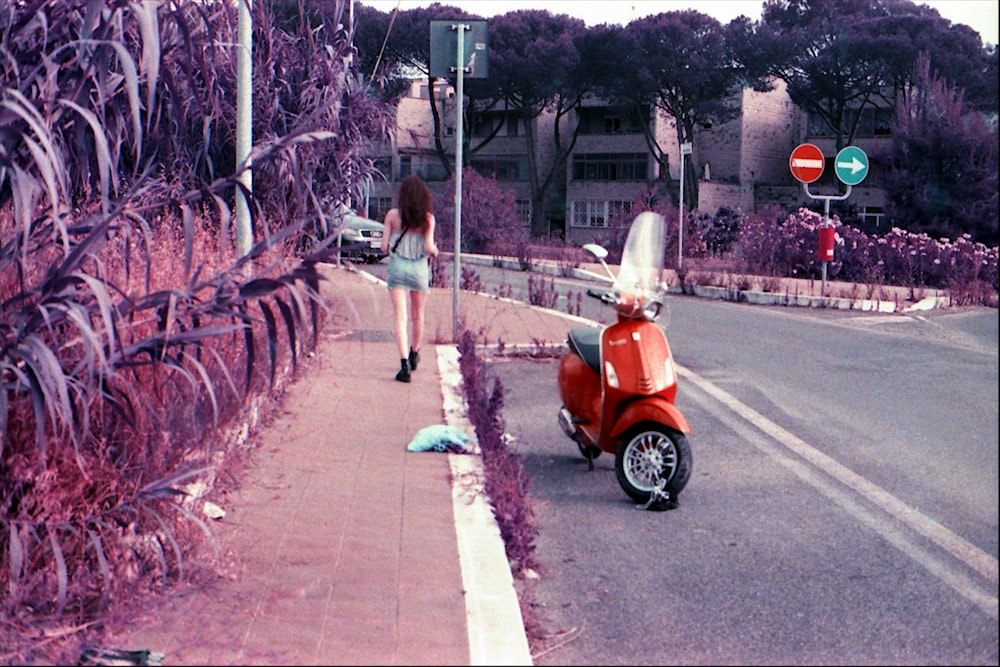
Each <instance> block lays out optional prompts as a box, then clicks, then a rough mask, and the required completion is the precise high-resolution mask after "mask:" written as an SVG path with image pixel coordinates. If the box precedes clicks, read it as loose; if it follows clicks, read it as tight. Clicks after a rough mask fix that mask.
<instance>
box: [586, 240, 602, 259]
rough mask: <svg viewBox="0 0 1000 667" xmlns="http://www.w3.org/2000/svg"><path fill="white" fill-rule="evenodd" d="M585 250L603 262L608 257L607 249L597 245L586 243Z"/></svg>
mask: <svg viewBox="0 0 1000 667" xmlns="http://www.w3.org/2000/svg"><path fill="white" fill-rule="evenodd" d="M583 249H584V250H586V251H587V252H589V253H590V254H591V255H593V256H594V257H596V258H597V259H600V260H603V259H605V258H606V257H607V256H608V251H607V249H605V248H604V247H602V246H599V245H597V244H596V243H585V244H584V246H583Z"/></svg>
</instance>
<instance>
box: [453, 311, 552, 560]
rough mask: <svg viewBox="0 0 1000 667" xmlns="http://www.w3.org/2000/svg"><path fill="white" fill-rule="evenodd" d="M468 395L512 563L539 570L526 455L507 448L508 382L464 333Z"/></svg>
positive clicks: (488, 488)
mask: <svg viewBox="0 0 1000 667" xmlns="http://www.w3.org/2000/svg"><path fill="white" fill-rule="evenodd" d="M458 353H459V370H460V371H461V374H462V391H463V393H464V395H465V400H466V404H467V405H468V414H469V421H470V422H471V423H472V425H473V427H474V428H475V431H476V438H477V439H478V441H479V447H480V450H481V452H482V462H483V469H484V473H485V474H484V478H485V481H484V491H485V492H486V496H487V497H488V498H489V502H490V505H491V506H492V508H493V516H494V517H495V518H496V521H497V525H498V526H499V527H500V536H501V537H502V538H503V542H504V548H505V551H506V553H507V559H508V560H509V561H510V564H511V569H512V570H513V571H514V572H515V574H516V573H520V572H523V571H525V570H528V569H535V568H536V567H537V563H536V561H535V537H536V536H537V535H538V527H537V524H536V521H535V514H534V510H533V509H532V507H531V497H530V489H529V478H528V476H527V474H526V473H525V471H524V467H523V466H522V465H521V459H520V457H519V456H518V455H517V454H516V453H515V452H513V451H511V449H510V448H509V447H508V446H507V443H506V440H505V438H504V424H503V416H502V409H503V384H502V383H501V382H500V379H499V378H496V377H493V378H492V380H493V382H492V385H491V386H489V387H488V385H489V384H490V379H491V376H490V374H489V372H488V369H487V368H486V365H485V364H484V363H483V360H482V359H480V357H479V356H478V354H477V353H476V342H475V337H474V336H473V334H472V333H471V332H469V331H467V330H466V331H463V332H462V333H461V334H460V336H459V341H458Z"/></svg>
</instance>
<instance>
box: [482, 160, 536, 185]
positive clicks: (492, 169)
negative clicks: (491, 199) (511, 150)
mask: <svg viewBox="0 0 1000 667" xmlns="http://www.w3.org/2000/svg"><path fill="white" fill-rule="evenodd" d="M472 168H473V169H475V170H476V172H477V173H478V174H479V175H481V176H484V177H486V178H495V179H496V180H498V181H526V180H528V158H527V157H491V156H485V157H476V158H473V160H472Z"/></svg>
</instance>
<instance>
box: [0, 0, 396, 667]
mask: <svg viewBox="0 0 1000 667" xmlns="http://www.w3.org/2000/svg"><path fill="white" fill-rule="evenodd" d="M332 18H334V19H335V18H336V17H332ZM253 22H254V25H255V26H271V25H272V24H273V23H274V20H273V17H272V16H271V15H270V14H269V10H268V4H267V3H254V19H253ZM333 25H334V26H335V25H336V21H334V23H333ZM290 28H291V29H292V31H293V32H286V31H284V30H281V29H277V28H274V29H272V28H270V27H268V28H267V29H262V28H258V29H256V30H255V35H254V39H255V43H256V45H255V48H254V57H255V65H254V71H255V74H254V79H255V80H254V84H255V85H254V87H253V89H254V101H253V107H254V136H255V138H256V140H255V144H254V146H255V148H254V153H253V155H252V159H253V164H254V198H253V199H252V203H251V212H252V219H253V228H254V230H255V239H254V241H255V243H254V244H253V247H252V249H251V250H250V252H249V253H248V254H246V255H245V256H243V257H239V256H237V253H236V252H235V250H234V213H233V211H234V201H235V192H236V188H237V187H238V185H237V179H238V177H239V176H240V174H241V168H240V166H238V165H236V164H235V154H236V151H235V127H236V121H235V118H236V116H235V109H234V100H235V99H236V94H235V82H236V76H235V72H236V49H235V45H236V43H237V41H238V40H237V15H236V7H235V5H233V4H232V3H228V2H200V1H199V2H194V1H191V2H187V1H185V0H180V1H178V2H172V3H169V4H167V3H106V2H103V1H99V2H77V1H72V0H61V1H57V0H49V1H41V0H39V1H31V2H26V1H22V0H17V1H15V2H5V3H2V4H0V47H2V48H0V53H2V54H3V55H2V56H0V82H2V84H0V86H2V89H0V382H2V391H0V591H2V592H0V664H36V663H46V664H77V663H78V661H79V660H80V659H81V654H80V648H81V647H82V646H86V645H87V644H88V643H96V644H97V645H99V638H100V637H101V635H102V633H103V632H104V631H105V630H106V629H107V628H108V626H109V625H112V624H113V623H114V622H116V621H121V620H122V619H123V618H125V616H126V614H127V609H128V607H129V606H130V605H132V604H143V603H145V602H148V596H152V595H155V594H158V593H160V592H163V591H167V590H169V589H170V587H171V586H172V585H173V584H174V583H175V582H177V581H178V580H180V579H182V578H186V577H194V576H197V572H198V570H199V568H201V567H203V566H204V565H205V564H206V563H210V562H211V551H210V542H211V530H210V527H209V526H208V525H207V519H206V515H205V514H204V512H203V510H204V502H203V500H204V499H203V497H202V494H203V493H204V490H205V489H207V488H210V487H211V486H212V485H214V484H220V485H221V484H226V483H229V482H231V481H232V480H231V478H230V475H232V474H233V473H234V472H235V470H236V469H237V468H238V465H239V459H240V457H241V456H242V453H243V451H244V448H245V444H244V443H246V442H247V440H248V438H249V437H250V435H251V434H252V432H253V430H254V429H255V428H256V426H257V424H258V423H259V422H260V420H261V419H262V418H264V417H265V416H266V415H267V414H268V412H269V411H270V410H273V409H274V406H275V405H276V403H277V401H278V400H279V399H280V396H281V392H282V389H283V387H284V386H285V385H286V384H287V383H288V382H290V381H292V380H293V379H294V378H295V377H296V376H297V373H298V371H299V368H300V364H301V362H302V361H303V360H304V358H305V356H306V354H305V353H306V352H308V350H309V349H310V348H311V347H312V346H313V345H314V344H315V341H316V335H317V332H318V331H319V329H320V328H321V327H322V324H323V321H324V311H323V305H322V302H321V301H320V300H319V298H318V294H319V280H320V277H319V273H318V272H317V270H316V264H317V262H319V261H323V260H324V259H325V258H326V256H327V249H326V247H325V245H324V240H323V238H322V237H321V236H318V235H316V234H315V233H313V234H309V233H306V229H307V227H306V225H305V223H304V222H300V221H305V220H316V219H319V220H321V221H322V220H323V215H324V213H325V211H326V210H327V208H326V203H327V201H330V200H333V201H335V200H336V199H337V198H342V197H344V196H346V193H349V192H352V191H356V190H357V188H359V187H360V184H361V182H362V180H363V179H364V177H365V176H366V175H367V174H369V173H371V170H372V165H371V162H370V160H368V159H367V158H366V157H365V155H364V152H363V150H364V146H365V145H366V142H368V141H373V140H379V139H381V138H382V137H384V136H385V132H386V128H387V127H388V115H387V112H386V111H385V109H386V106H385V104H384V103H383V102H382V101H380V99H379V97H378V91H377V89H374V88H365V87H362V86H360V84H359V83H358V80H357V76H356V73H355V71H354V69H353V67H352V55H353V54H352V50H351V47H350V43H349V36H348V35H346V34H344V33H343V32H342V31H336V30H335V29H333V28H331V29H330V31H331V32H332V33H333V34H330V35H324V37H325V39H324V40H323V42H322V43H318V42H317V41H316V39H317V38H318V36H319V35H318V34H317V33H316V32H314V31H312V30H310V29H308V28H305V27H304V26H302V25H297V26H296V25H292V26H290ZM318 52H322V53H324V54H325V57H316V54H317V53H318ZM316 227H317V226H316V225H313V229H315V228H316ZM199 549H205V550H206V553H207V557H206V558H203V559H200V558H197V557H193V556H194V555H195V554H199V553H200V552H199Z"/></svg>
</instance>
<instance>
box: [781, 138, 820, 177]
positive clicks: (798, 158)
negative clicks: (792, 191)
mask: <svg viewBox="0 0 1000 667" xmlns="http://www.w3.org/2000/svg"><path fill="white" fill-rule="evenodd" d="M823 166H824V160H823V151H821V150H820V149H819V148H817V147H816V146H814V145H813V144H799V145H798V146H796V147H795V150H793V151H792V155H791V157H789V158H788V168H789V169H791V170H792V176H794V177H795V178H796V180H798V181H801V182H802V183H812V182H813V181H815V180H816V179H818V178H819V177H820V176H822V175H823Z"/></svg>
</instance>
